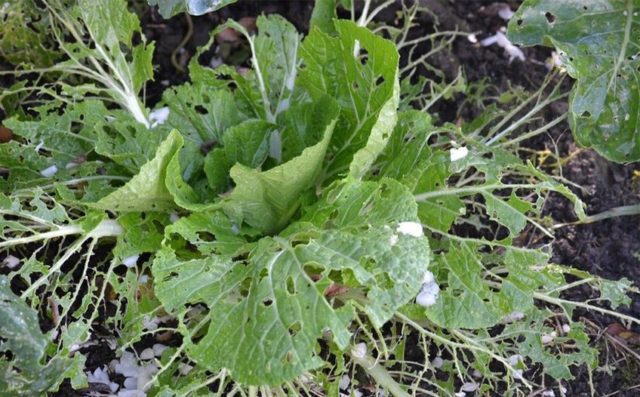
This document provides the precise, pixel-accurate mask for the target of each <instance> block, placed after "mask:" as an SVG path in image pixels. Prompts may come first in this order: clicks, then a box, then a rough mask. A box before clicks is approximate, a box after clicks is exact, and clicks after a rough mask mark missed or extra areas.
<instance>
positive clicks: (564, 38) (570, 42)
mask: <svg viewBox="0 0 640 397" xmlns="http://www.w3.org/2000/svg"><path fill="white" fill-rule="evenodd" d="M639 13H640V3H639V2H638V1H637V0H602V1H597V2H596V1H556V0H527V1H525V2H524V3H523V4H522V5H521V6H520V8H519V9H518V11H517V12H516V15H514V17H513V18H512V19H511V22H510V24H509V37H510V38H511V39H512V40H514V41H515V42H518V43H521V44H523V45H527V46H530V45H536V44H549V45H553V46H554V47H556V49H557V50H558V51H559V53H560V59H561V61H562V64H563V66H564V67H565V68H566V69H567V71H568V73H569V74H570V75H571V76H572V77H573V78H575V79H576V84H575V86H574V88H573V91H572V93H571V100H570V111H569V122H570V124H571V129H572V130H573V133H574V136H575V137H576V139H577V141H578V142H579V143H581V144H583V145H585V146H587V147H593V148H594V149H596V150H597V151H598V152H599V153H601V154H602V155H603V156H605V157H607V158H608V159H610V160H613V161H619V162H631V161H637V160H640V88H639V87H640V69H639V68H640V55H639V54H640V53H639V52H638V49H639V47H640V15H639Z"/></svg>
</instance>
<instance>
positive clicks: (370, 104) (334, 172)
mask: <svg viewBox="0 0 640 397" xmlns="http://www.w3.org/2000/svg"><path fill="white" fill-rule="evenodd" d="M335 23H336V30H337V31H338V37H337V38H334V37H331V36H329V35H327V34H325V33H323V32H321V31H319V30H317V29H316V30H314V31H313V32H311V34H310V35H309V36H308V37H307V38H306V39H305V41H304V43H303V45H302V48H301V56H302V58H303V61H304V63H305V65H306V67H305V68H304V69H303V70H302V71H301V72H300V77H299V83H298V84H299V85H300V86H301V87H303V88H304V89H305V90H307V91H308V93H309V94H310V95H311V97H312V98H318V97H320V96H322V95H326V94H329V95H331V96H333V97H334V98H336V99H337V100H338V103H339V104H340V108H341V117H340V120H339V122H338V124H337V126H336V133H335V134H334V137H333V139H332V142H331V149H330V151H329V154H330V156H329V162H328V164H327V167H326V169H327V170H326V171H325V175H324V176H323V179H324V180H334V179H335V178H336V177H337V176H338V175H340V174H342V173H345V172H347V171H348V170H349V169H350V165H351V163H352V161H353V158H354V154H355V153H356V152H358V151H359V150H361V149H362V148H364V147H365V146H368V147H367V149H365V151H364V152H361V154H360V155H359V159H358V160H357V161H356V163H355V164H354V166H353V167H354V168H353V169H352V170H351V172H352V174H353V175H356V176H360V174H362V173H363V172H364V170H365V168H366V166H367V164H368V163H370V162H371V158H372V157H373V158H375V156H376V155H377V154H379V152H380V151H381V150H382V148H383V147H384V144H385V143H386V140H387V139H388V137H389V136H390V135H391V132H392V129H393V125H394V124H395V117H394V114H393V112H395V108H396V107H397V98H396V97H395V95H396V94H397V92H396V89H397V84H398V83H397V79H398V76H397V73H398V52H397V51H396V48H395V45H394V44H393V43H392V42H390V41H387V40H385V39H383V38H381V37H378V36H376V35H375V34H373V33H372V32H370V31H369V30H367V29H365V28H360V27H358V26H357V25H356V24H354V23H353V22H350V21H336V22H335ZM388 102H391V103H389V104H388ZM382 109H384V112H383V113H382V112H381V111H382ZM378 123H380V124H378ZM376 124H378V126H377V127H376V130H373V128H374V125H376ZM372 131H373V132H374V134H373V136H372V137H371V138H370V135H372ZM370 139H371V142H369V140H370Z"/></svg>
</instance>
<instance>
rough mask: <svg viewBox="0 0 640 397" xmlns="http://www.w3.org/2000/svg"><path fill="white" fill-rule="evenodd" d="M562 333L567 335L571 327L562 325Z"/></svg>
mask: <svg viewBox="0 0 640 397" xmlns="http://www.w3.org/2000/svg"><path fill="white" fill-rule="evenodd" d="M562 332H564V333H565V334H568V333H569V332H571V326H569V324H562Z"/></svg>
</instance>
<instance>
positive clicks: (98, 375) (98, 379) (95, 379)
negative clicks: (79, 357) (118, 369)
mask: <svg viewBox="0 0 640 397" xmlns="http://www.w3.org/2000/svg"><path fill="white" fill-rule="evenodd" d="M86 374H87V381H88V382H89V383H100V384H103V385H107V386H109V390H111V393H115V392H116V391H117V390H118V389H119V388H120V386H118V384H117V383H115V382H111V379H110V378H109V373H108V371H107V367H106V366H104V367H102V368H96V369H95V371H93V372H90V371H88V372H86Z"/></svg>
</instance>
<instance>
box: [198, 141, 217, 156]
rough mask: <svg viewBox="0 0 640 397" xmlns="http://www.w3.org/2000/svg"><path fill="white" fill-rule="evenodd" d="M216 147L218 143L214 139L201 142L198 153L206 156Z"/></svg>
mask: <svg viewBox="0 0 640 397" xmlns="http://www.w3.org/2000/svg"><path fill="white" fill-rule="evenodd" d="M216 146H218V141H216V140H215V139H209V140H208V141H204V142H202V144H201V145H200V152H201V153H202V154H203V155H206V154H207V153H209V152H210V151H211V149H213V148H214V147H216Z"/></svg>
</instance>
